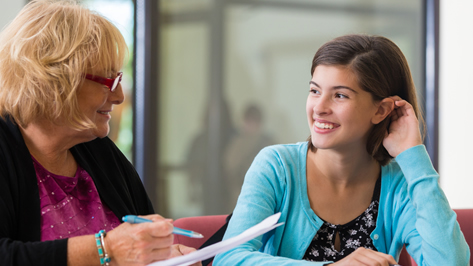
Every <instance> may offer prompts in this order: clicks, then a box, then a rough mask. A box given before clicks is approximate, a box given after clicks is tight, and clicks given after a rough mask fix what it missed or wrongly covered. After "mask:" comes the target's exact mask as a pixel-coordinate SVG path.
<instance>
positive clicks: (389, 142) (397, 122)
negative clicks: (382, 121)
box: [383, 96, 422, 157]
mask: <svg viewBox="0 0 473 266" xmlns="http://www.w3.org/2000/svg"><path fill="white" fill-rule="evenodd" d="M390 98H391V99H393V100H394V110H393V111H392V112H391V114H390V119H391V125H390V126H389V129H388V131H387V132H386V137H385V138H384V140H383V145H384V147H385V148H386V150H387V151H388V152H389V154H390V155H391V156H392V157H396V156H398V155H399V154H400V153H401V152H403V151H405V150H407V149H409V148H411V147H414V146H417V145H419V144H422V137H421V135H420V130H419V121H418V120H417V117H416V114H415V112H414V109H413V108H412V105H411V104H410V103H408V102H407V101H405V100H403V99H401V98H400V97H399V96H393V97H390Z"/></svg>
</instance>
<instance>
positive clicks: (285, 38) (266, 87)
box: [156, 0, 424, 218]
mask: <svg viewBox="0 0 473 266" xmlns="http://www.w3.org/2000/svg"><path fill="white" fill-rule="evenodd" d="M422 10H423V9H422V1H420V0H415V1H412V0H401V1H399V0H358V1H355V0H350V1H348V0H344V1H342V0H337V1H334V0H298V1H294V0H286V1H282V0H280V1H276V0H267V1H264V0H259V1H256V0H255V1H251V0H240V1H238V0H233V1H232V0H227V1H212V0H161V1H160V45H161V48H160V49H161V50H160V55H159V58H160V61H159V71H160V73H159V76H160V80H159V84H160V89H159V93H160V94H159V102H158V103H157V104H158V106H159V110H158V116H159V121H160V125H159V129H160V130H159V162H158V163H159V169H161V170H160V171H159V174H158V175H157V177H156V178H158V179H159V180H160V181H159V183H160V184H164V185H162V186H160V187H158V193H165V194H166V195H167V198H166V206H167V208H166V210H157V211H158V212H160V213H161V214H163V215H165V216H168V217H171V218H179V217H183V216H192V215H208V214H224V213H230V212H231V211H232V210H233V207H234V205H235V202H236V198H237V196H238V193H239V191H240V187H241V184H242V183H243V178H244V175H245V172H246V170H247V169H248V167H249V165H250V164H251V162H252V160H253V158H254V156H255V155H256V153H257V152H258V151H259V150H260V149H261V148H262V147H264V146H267V145H271V144H275V143H291V142H298V141H305V140H306V138H307V137H308V135H309V128H308V126H307V119H306V114H305V102H306V97H307V95H308V89H309V86H308V82H309V80H310V78H311V73H310V66H311V61H312V57H313V55H314V54H315V52H316V50H317V49H318V47H320V45H322V44H323V43H325V42H326V41H329V40H331V39H333V38H334V37H337V36H340V35H343V34H348V33H368V34H378V35H383V36H386V37H388V38H390V39H392V40H393V41H394V42H395V43H397V44H398V45H399V46H400V48H401V49H402V51H403V52H404V53H405V55H406V57H407V59H408V61H409V63H410V66H411V69H412V72H413V76H414V79H415V83H416V85H417V87H418V88H422V87H423V77H424V74H423V54H424V47H423V13H422ZM420 93H422V91H421V90H420ZM421 99H422V97H421Z"/></svg>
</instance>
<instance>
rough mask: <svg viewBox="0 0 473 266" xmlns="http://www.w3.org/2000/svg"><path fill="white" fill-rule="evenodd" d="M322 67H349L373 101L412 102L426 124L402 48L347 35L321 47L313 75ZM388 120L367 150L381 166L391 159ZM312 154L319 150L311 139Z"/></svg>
mask: <svg viewBox="0 0 473 266" xmlns="http://www.w3.org/2000/svg"><path fill="white" fill-rule="evenodd" d="M319 65H326V66H334V65H335V66H346V67H348V68H349V69H350V70H351V71H353V73H354V74H355V75H356V77H357V79H358V83H359V85H360V87H361V88H362V89H363V90H365V91H367V92H369V93H370V94H371V95H372V97H373V100H374V101H376V102H377V101H381V100H382V99H384V98H387V97H390V96H394V95H397V96H399V97H401V98H402V99H404V100H406V101H407V102H409V103H410V104H411V105H412V107H413V108H414V111H415V113H416V115H417V118H418V119H419V123H420V124H421V125H424V120H423V119H422V115H421V113H420V112H421V111H420V108H419V104H418V103H417V95H416V88H415V85H414V81H413V80H412V75H411V71H410V69H409V65H408V63H407V60H406V58H405V57H404V54H403V53H402V52H401V50H400V49H399V47H398V46H397V45H396V44H395V43H394V42H392V41H391V40H389V39H388V38H385V37H382V36H370V35H359V34H353V35H345V36H341V37H338V38H335V39H333V40H332V41H329V42H327V43H325V44H324V45H322V47H320V48H319V50H318V51H317V53H316V54H315V56H314V59H313V60H312V67H311V71H310V73H311V75H313V73H314V70H315V68H316V67H317V66H319ZM389 124H390V119H389V117H388V118H387V119H385V120H384V121H382V122H381V123H379V124H377V125H374V127H373V129H372V131H371V132H370V134H369V137H368V142H367V144H366V150H367V151H368V153H369V154H371V156H372V157H373V158H374V159H375V160H377V161H378V162H379V163H380V164H381V165H386V164H387V163H389V161H390V160H391V159H392V157H391V155H389V153H388V152H387V150H386V149H385V148H384V146H383V139H384V137H385V134H386V131H387V129H388V127H389ZM309 147H310V150H311V151H315V150H316V148H315V147H314V146H313V145H312V142H311V141H310V137H309Z"/></svg>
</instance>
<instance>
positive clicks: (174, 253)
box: [171, 244, 202, 266]
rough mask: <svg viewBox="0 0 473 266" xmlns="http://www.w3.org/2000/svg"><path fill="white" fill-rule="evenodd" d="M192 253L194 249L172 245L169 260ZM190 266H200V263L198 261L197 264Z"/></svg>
mask: <svg viewBox="0 0 473 266" xmlns="http://www.w3.org/2000/svg"><path fill="white" fill-rule="evenodd" d="M194 251H195V248H190V247H186V246H183V245H181V244H176V245H172V247H171V258H174V257H179V256H182V255H186V254H189V253H191V252H194ZM192 266H202V263H201V262H200V261H199V262H197V263H194V264H192Z"/></svg>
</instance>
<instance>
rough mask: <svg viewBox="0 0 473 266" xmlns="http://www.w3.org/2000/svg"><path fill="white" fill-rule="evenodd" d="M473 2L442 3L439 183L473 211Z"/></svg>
mask: <svg viewBox="0 0 473 266" xmlns="http://www.w3.org/2000/svg"><path fill="white" fill-rule="evenodd" d="M471 10H473V1H471V0H448V1H440V83H439V85H440V95H439V98H440V102H439V105H440V121H439V127H440V129H439V134H440V146H439V150H440V151H439V154H440V157H439V172H440V184H441V186H442V188H443V189H444V191H445V193H446V195H447V198H448V199H449V202H450V205H451V206H452V208H473V170H472V169H470V166H472V165H473V123H472V122H473V109H472V108H473V79H472V77H473V65H472V64H473V16H472V14H471Z"/></svg>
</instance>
